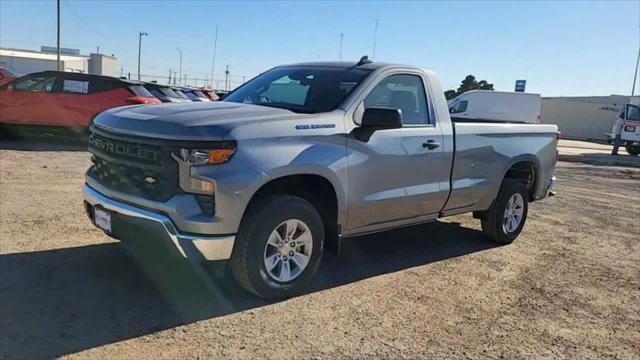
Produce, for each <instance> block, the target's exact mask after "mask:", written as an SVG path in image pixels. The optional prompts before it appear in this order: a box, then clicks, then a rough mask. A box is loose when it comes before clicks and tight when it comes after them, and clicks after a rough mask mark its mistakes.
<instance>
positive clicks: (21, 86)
mask: <svg viewBox="0 0 640 360" xmlns="http://www.w3.org/2000/svg"><path fill="white" fill-rule="evenodd" d="M55 82H56V77H55V76H52V75H33V76H28V77H26V78H24V79H20V80H17V81H16V82H15V83H13V89H14V90H17V91H29V92H52V91H53V85H54V84H55Z"/></svg>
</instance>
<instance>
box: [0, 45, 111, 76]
mask: <svg viewBox="0 0 640 360" xmlns="http://www.w3.org/2000/svg"><path fill="white" fill-rule="evenodd" d="M60 50H61V54H60V62H62V69H63V70H64V71H70V72H81V73H87V74H94V75H108V76H117V75H118V74H117V72H116V61H117V59H116V58H115V57H113V56H109V55H105V54H90V55H88V56H87V55H80V51H79V50H77V49H60ZM55 51H56V49H55V48H51V47H46V46H43V47H42V48H41V51H34V50H24V49H6V48H0V65H3V66H6V67H8V68H9V69H11V70H13V71H14V72H15V73H17V74H20V75H24V74H30V73H33V72H38V71H45V70H57V69H58V65H57V54H56V52H55Z"/></svg>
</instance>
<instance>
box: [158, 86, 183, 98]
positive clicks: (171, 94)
mask: <svg viewBox="0 0 640 360" xmlns="http://www.w3.org/2000/svg"><path fill="white" fill-rule="evenodd" d="M160 91H161V92H162V93H163V94H165V95H166V96H168V97H171V98H176V99H180V96H178V94H176V93H175V92H174V91H173V90H171V89H169V88H160Z"/></svg>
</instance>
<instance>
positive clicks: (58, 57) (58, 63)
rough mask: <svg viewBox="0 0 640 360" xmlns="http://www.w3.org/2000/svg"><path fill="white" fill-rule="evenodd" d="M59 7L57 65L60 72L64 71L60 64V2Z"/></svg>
mask: <svg viewBox="0 0 640 360" xmlns="http://www.w3.org/2000/svg"><path fill="white" fill-rule="evenodd" d="M57 6H58V29H57V31H56V32H57V34H56V37H57V43H58V48H57V50H56V54H57V55H56V63H57V68H58V71H62V63H60V0H58V2H57Z"/></svg>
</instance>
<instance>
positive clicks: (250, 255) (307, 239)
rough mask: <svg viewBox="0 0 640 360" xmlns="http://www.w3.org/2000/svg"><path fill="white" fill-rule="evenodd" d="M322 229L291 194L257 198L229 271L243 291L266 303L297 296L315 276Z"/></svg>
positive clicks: (315, 215) (309, 209)
mask: <svg viewBox="0 0 640 360" xmlns="http://www.w3.org/2000/svg"><path fill="white" fill-rule="evenodd" d="M323 252H324V226H323V223H322V218H321V217H320V214H319V213H318V211H317V210H316V209H315V208H314V207H313V205H311V204H310V203H309V202H308V201H306V200H304V199H302V198H299V197H295V196H290V195H270V196H265V197H262V198H259V199H257V200H256V201H255V202H254V203H253V204H252V205H251V207H250V208H249V209H248V210H247V214H246V215H245V217H244V219H243V221H242V225H241V226H240V231H239V232H238V235H237V236H236V242H235V244H234V249H233V255H232V257H231V270H232V272H233V275H234V277H235V278H236V280H237V281H238V283H239V284H240V285H241V286H242V287H243V288H245V289H246V290H247V291H249V292H252V293H254V294H255V295H257V296H259V297H261V298H265V299H277V298H284V297H290V296H294V295H297V294H299V293H300V292H302V291H303V290H304V289H305V288H306V286H307V285H308V284H309V283H310V282H311V280H312V279H313V277H314V276H315V274H316V273H317V271H318V268H319V266H320V261H321V260H322V255H323Z"/></svg>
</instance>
